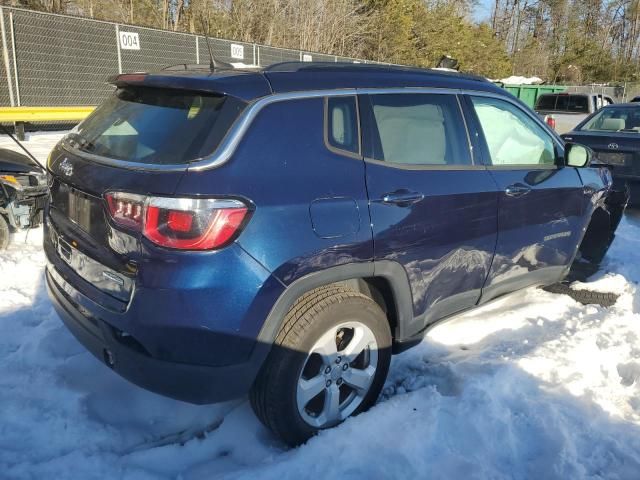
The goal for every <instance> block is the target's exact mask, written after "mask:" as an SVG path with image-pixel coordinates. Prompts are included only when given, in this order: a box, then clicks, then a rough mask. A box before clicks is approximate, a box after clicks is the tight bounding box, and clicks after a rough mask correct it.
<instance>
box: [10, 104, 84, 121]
mask: <svg viewBox="0 0 640 480" xmlns="http://www.w3.org/2000/svg"><path fill="white" fill-rule="evenodd" d="M95 108H96V107H87V106H65V107H0V123H14V122H53V121H80V120H84V119H85V117H86V116H87V115H89V114H90V113H91V112H93V110H94V109H95Z"/></svg>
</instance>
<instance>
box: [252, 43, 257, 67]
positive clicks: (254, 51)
mask: <svg viewBox="0 0 640 480" xmlns="http://www.w3.org/2000/svg"><path fill="white" fill-rule="evenodd" d="M252 64H253V65H256V44H255V43H254V44H253V59H252Z"/></svg>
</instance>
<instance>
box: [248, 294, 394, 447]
mask: <svg viewBox="0 0 640 480" xmlns="http://www.w3.org/2000/svg"><path fill="white" fill-rule="evenodd" d="M364 344H366V345H368V346H367V347H364V348H363V350H362V351H361V353H359V354H357V352H358V351H359V347H358V348H356V345H358V346H362V345H364ZM374 344H375V345H374ZM331 345H333V347H332V346H331ZM334 348H335V354H334V353H333V349H334ZM352 349H353V350H354V351H353V352H350V350H352ZM356 354H357V356H355V355H356ZM390 361H391V332H390V329H389V322H388V321H387V317H386V315H385V314H384V312H383V311H382V310H381V309H380V307H379V306H378V304H376V303H375V302H374V301H373V300H371V298H369V297H367V296H366V295H363V294H361V293H358V292H356V291H354V290H351V289H349V288H346V287H343V286H339V285H331V286H325V287H320V288H317V289H315V290H312V291H311V292H308V293H307V294H305V295H303V296H302V297H300V298H299V299H298V300H297V301H296V303H295V304H294V305H293V306H292V307H291V309H290V310H289V312H288V313H287V315H286V317H285V319H284V322H283V325H282V327H281V328H280V331H279V333H278V335H277V337H276V340H275V342H274V345H273V347H272V349H271V352H270V353H269V356H268V357H267V359H266V361H265V363H264V365H263V366H262V369H261V371H260V373H259V374H258V377H257V379H256V381H255V383H254V385H253V387H252V389H251V392H250V395H249V397H250V401H251V406H252V408H253V410H254V412H255V413H256V416H257V417H258V418H259V419H260V421H261V422H262V423H263V424H264V425H265V426H266V427H267V428H269V429H270V430H271V431H272V432H273V433H274V434H275V435H276V436H278V437H279V438H280V439H282V440H283V441H284V442H285V443H286V444H288V445H290V446H297V445H300V444H302V443H304V442H305V441H307V440H308V439H309V438H310V437H312V436H313V435H315V434H316V433H317V432H318V431H319V430H322V429H325V428H330V427H333V426H335V425H337V424H339V423H341V422H342V421H344V420H345V419H346V418H347V417H349V416H352V415H357V414H359V413H361V412H363V411H365V410H367V409H368V408H370V407H371V406H372V405H373V404H374V403H375V402H376V400H377V399H378V395H379V394H380V391H381V390H382V387H383V385H384V381H385V379H386V377H387V372H388V371H389V363H390ZM372 369H373V370H372ZM365 379H366V381H365ZM350 382H353V383H354V384H355V383H360V387H359V388H355V387H353V386H352V384H351V383H350ZM315 392H318V393H317V394H316V393H315ZM332 399H333V400H335V401H334V402H332V401H331V400H332ZM336 412H337V413H336Z"/></svg>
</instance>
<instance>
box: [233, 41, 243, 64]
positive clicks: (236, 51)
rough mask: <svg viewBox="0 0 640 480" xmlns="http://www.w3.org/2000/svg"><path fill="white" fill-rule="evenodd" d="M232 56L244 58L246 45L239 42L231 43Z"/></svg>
mask: <svg viewBox="0 0 640 480" xmlns="http://www.w3.org/2000/svg"><path fill="white" fill-rule="evenodd" d="M231 58H237V59H238V60H244V45H238V44H237V43H232V44H231Z"/></svg>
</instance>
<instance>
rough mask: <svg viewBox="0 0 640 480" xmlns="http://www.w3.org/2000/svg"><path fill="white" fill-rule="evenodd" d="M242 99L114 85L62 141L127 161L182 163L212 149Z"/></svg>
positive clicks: (232, 117)
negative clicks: (116, 86) (105, 96)
mask: <svg viewBox="0 0 640 480" xmlns="http://www.w3.org/2000/svg"><path fill="white" fill-rule="evenodd" d="M245 105H246V104H245V103H244V102H242V101H241V100H238V99H236V98H233V97H226V96H221V95H209V94H204V93H199V92H185V91H179V90H166V89H159V88H148V87H147V88H145V87H142V88H141V87H124V88H119V89H118V90H116V92H115V95H114V96H113V97H111V98H110V99H109V100H107V101H106V102H105V103H103V104H102V105H101V106H99V107H98V108H97V109H96V110H95V111H94V112H93V113H92V114H91V115H90V116H89V117H87V119H86V120H85V121H84V122H82V123H81V124H80V125H78V127H77V128H76V129H75V130H74V131H73V132H71V133H70V134H69V135H67V136H66V137H65V145H68V146H70V147H71V148H76V149H79V150H82V151H84V152H88V153H91V154H94V155H99V156H102V157H108V158H113V159H117V160H126V161H129V162H138V163H150V164H176V163H188V162H191V161H193V160H197V159H199V158H202V157H204V156H207V155H210V154H211V153H213V152H214V151H215V149H216V148H217V147H218V145H219V144H220V142H221V141H222V139H223V138H224V136H225V134H226V133H227V131H228V130H229V128H230V127H231V125H232V123H233V122H234V120H235V119H236V118H237V117H238V115H239V114H240V112H242V110H243V109H244V107H245Z"/></svg>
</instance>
